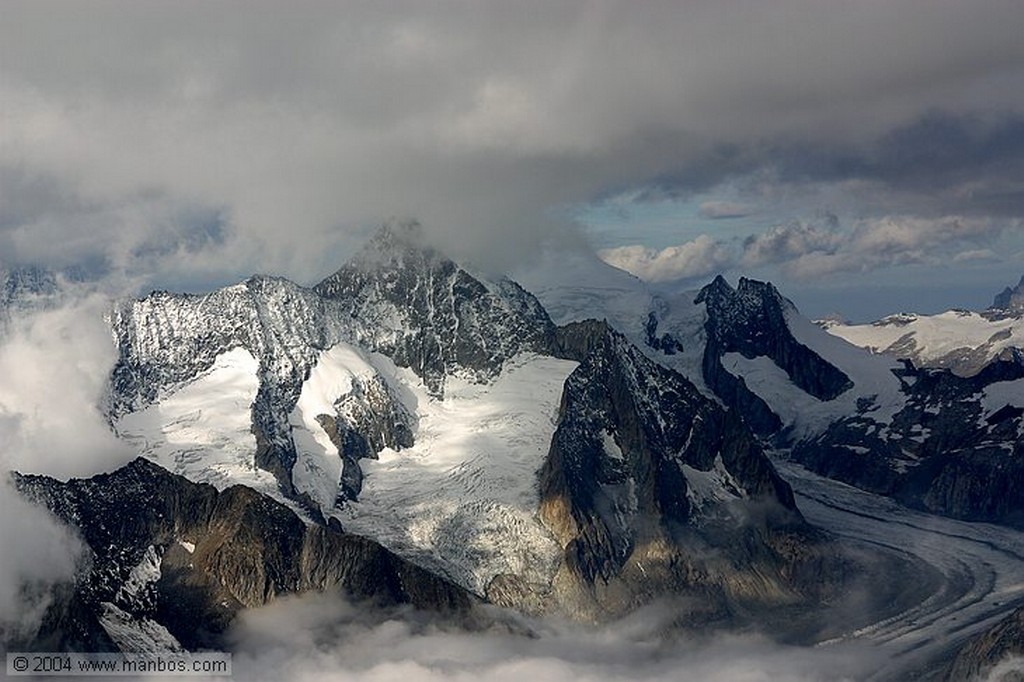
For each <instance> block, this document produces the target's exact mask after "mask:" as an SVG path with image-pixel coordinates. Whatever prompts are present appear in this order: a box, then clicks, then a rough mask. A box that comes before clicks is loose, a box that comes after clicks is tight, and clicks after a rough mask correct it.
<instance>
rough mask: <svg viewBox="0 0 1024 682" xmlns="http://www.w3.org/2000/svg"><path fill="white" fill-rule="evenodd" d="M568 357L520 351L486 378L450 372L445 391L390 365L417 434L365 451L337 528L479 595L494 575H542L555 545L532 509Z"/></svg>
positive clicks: (544, 578)
mask: <svg viewBox="0 0 1024 682" xmlns="http://www.w3.org/2000/svg"><path fill="white" fill-rule="evenodd" d="M374 360H375V362H376V363H377V364H378V366H381V367H382V368H384V367H386V366H387V364H388V362H387V360H386V359H385V358H383V357H382V356H375V358H374ZM575 366H576V363H575V362H570V361H566V360H559V359H556V358H551V357H544V356H539V355H533V354H524V355H520V356H517V357H516V358H513V359H512V360H511V361H510V362H509V363H508V364H507V365H506V367H505V369H504V370H503V371H502V373H501V375H500V376H498V377H497V378H496V379H495V380H494V381H493V382H492V383H489V384H476V383H472V382H468V381H466V380H464V379H452V380H449V382H448V388H447V391H446V394H445V397H444V398H443V399H436V398H432V397H431V396H430V395H429V394H428V392H427V390H426V387H425V386H424V384H423V382H422V381H421V380H420V379H419V378H418V377H416V376H415V375H413V374H412V373H411V372H410V371H409V370H405V369H399V368H396V367H394V366H393V365H392V366H391V367H389V368H387V369H386V370H385V371H386V376H387V378H388V382H389V383H390V384H392V385H396V384H397V385H398V386H401V393H402V394H403V395H404V396H405V400H406V405H407V407H409V408H410V411H412V410H415V412H414V415H415V417H414V418H415V420H416V423H417V427H416V429H415V434H414V438H415V444H414V445H413V446H412V447H409V448H405V449H402V450H401V451H395V450H393V449H391V448H385V449H384V450H382V451H381V452H380V453H379V460H377V461H367V462H364V463H363V464H362V469H363V472H364V475H365V478H364V480H363V490H362V493H361V494H360V496H359V499H358V501H351V502H347V503H346V504H345V505H344V506H343V507H342V508H340V509H338V510H337V511H335V512H334V514H335V515H336V516H337V517H338V518H339V519H340V520H341V522H342V525H343V526H344V527H345V528H347V529H349V530H351V531H354V532H356V533H359V534H361V535H365V536H367V537H371V538H373V539H375V540H377V541H378V542H380V543H381V544H382V545H384V546H385V547H388V548H389V549H391V550H392V551H394V552H396V553H397V554H399V555H401V556H406V557H409V558H412V559H414V560H415V561H417V563H420V564H421V565H423V566H427V567H429V568H433V569H434V570H437V571H439V572H440V573H441V574H443V575H446V576H449V577H450V578H452V579H453V580H454V581H455V582H456V583H458V584H461V585H465V586H467V587H468V588H469V589H471V590H472V591H474V592H476V593H477V594H483V593H484V591H485V589H486V587H487V584H488V583H489V582H490V580H491V579H493V578H494V577H495V576H497V575H499V574H511V575H517V576H521V577H523V578H524V579H526V580H527V581H528V582H533V583H541V584H544V583H548V582H550V580H551V577H552V575H553V574H554V571H555V569H557V567H558V562H559V559H560V547H559V546H558V544H557V543H555V541H554V539H553V537H552V536H551V534H550V532H548V530H547V529H546V528H544V526H543V525H542V524H541V522H540V520H539V519H538V518H537V509H538V506H539V504H540V499H539V493H538V488H537V471H538V470H539V469H540V467H541V465H542V464H543V463H544V458H545V456H546V455H547V451H548V447H549V446H550V443H551V436H552V434H553V433H554V430H555V419H556V417H557V414H558V404H559V399H560V397H561V395H562V385H563V383H564V382H565V378H566V377H567V376H568V375H569V373H570V372H571V371H572V370H573V368H574V367H575Z"/></svg>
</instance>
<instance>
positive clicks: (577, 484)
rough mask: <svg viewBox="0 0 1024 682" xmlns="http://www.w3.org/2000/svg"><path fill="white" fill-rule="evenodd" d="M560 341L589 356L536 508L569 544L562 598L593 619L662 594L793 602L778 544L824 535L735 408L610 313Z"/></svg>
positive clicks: (573, 387)
mask: <svg viewBox="0 0 1024 682" xmlns="http://www.w3.org/2000/svg"><path fill="white" fill-rule="evenodd" d="M559 339H560V341H561V345H562V348H563V352H565V353H566V355H568V356H569V357H572V358H575V359H578V360H579V362H580V363H581V364H580V366H579V367H578V368H577V369H576V370H575V371H574V372H573V373H572V375H570V377H569V379H568V381H567V382H566V386H565V392H564V394H563V398H562V405H561V408H560V410H559V421H558V427H557V430H556V432H555V435H554V438H553V440H552V444H551V450H550V452H549V454H548V458H547V461H546V463H545V466H544V468H543V469H542V471H541V500H542V502H541V516H542V518H543V519H544V521H545V523H546V524H547V525H548V526H549V527H550V528H551V529H552V532H553V533H554V534H555V536H556V538H557V539H558V541H559V543H560V544H561V545H562V546H563V547H564V551H565V558H564V565H563V570H562V571H561V573H560V576H559V578H557V579H556V585H555V590H556V594H558V595H559V598H561V599H562V600H563V601H567V602H569V603H570V605H571V607H570V608H573V609H576V610H577V613H576V615H580V614H581V613H582V614H583V615H584V617H595V618H598V619H599V618H600V617H601V615H600V614H605V615H607V614H608V613H612V614H615V613H622V612H624V611H626V610H628V608H629V607H632V606H635V605H637V604H639V603H643V601H645V600H646V599H649V598H651V597H652V596H653V595H654V594H662V595H663V594H673V593H674V594H700V596H701V599H702V600H703V602H704V603H705V605H707V604H712V605H717V607H718V608H726V607H725V606H724V605H725V604H727V603H729V602H730V601H731V600H739V601H742V600H744V599H752V600H765V601H771V600H772V599H777V600H781V601H785V600H799V597H797V596H796V595H797V594H798V593H799V591H800V587H801V586H800V585H798V584H796V583H797V581H794V580H792V574H789V575H788V576H787V575H786V572H787V571H791V570H792V569H793V566H794V564H795V563H798V562H794V561H793V560H792V557H786V556H783V555H784V552H783V551H780V550H779V547H780V546H781V545H782V544H784V542H783V541H782V538H783V537H786V538H787V541H788V542H791V543H795V545H797V546H800V547H801V548H802V550H801V551H807V550H808V548H809V547H811V546H813V545H815V544H816V543H817V542H818V539H815V538H814V537H813V533H812V532H811V531H810V529H809V527H807V526H806V524H805V523H804V521H803V519H802V517H801V516H800V513H799V511H797V509H796V506H795V503H794V501H793V495H792V491H791V490H790V488H789V486H788V484H786V483H785V482H784V481H783V480H782V479H781V478H779V476H778V475H777V474H776V472H775V470H774V468H773V467H772V465H771V463H770V462H769V461H768V460H767V458H766V457H765V456H764V454H763V453H762V451H761V449H760V447H759V445H758V444H757V442H756V440H755V439H754V437H753V435H752V434H751V433H750V431H749V430H748V429H747V427H746V426H745V425H744V424H743V423H742V421H741V420H740V419H739V418H738V417H737V416H736V415H735V413H734V412H732V411H726V410H723V409H722V408H721V407H720V406H718V405H717V404H715V403H714V402H713V401H711V400H708V399H707V398H705V397H704V396H702V395H701V394H700V393H699V392H698V391H697V389H696V388H695V387H694V386H693V385H692V384H691V383H690V382H688V381H687V380H686V379H685V378H683V377H682V376H680V375H678V374H676V373H675V372H673V371H671V370H669V369H666V368H664V367H662V366H660V365H657V364H656V363H654V362H653V361H651V360H650V359H648V358H647V357H646V356H645V355H643V354H642V353H641V352H640V351H639V350H638V349H637V348H636V347H635V346H633V345H632V344H630V343H629V342H628V341H627V340H626V339H625V338H624V337H623V336H622V335H621V334H619V333H618V332H616V331H614V330H612V329H610V328H609V327H608V326H607V324H606V323H603V322H597V321H589V322H582V323H574V324H570V325H567V326H565V327H563V328H561V329H560V330H559ZM776 543H778V544H776ZM810 553H813V550H811V551H810ZM701 555H703V556H704V557H711V558H710V559H708V560H707V561H703V560H702V559H701V558H699V557H700V556H701ZM566 595H570V596H568V597H566ZM588 610H591V611H590V612H588ZM593 614H597V615H593Z"/></svg>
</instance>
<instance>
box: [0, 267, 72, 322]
mask: <svg viewBox="0 0 1024 682" xmlns="http://www.w3.org/2000/svg"><path fill="white" fill-rule="evenodd" d="M59 294H60V287H59V284H58V282H57V276H56V275H55V274H54V273H53V272H51V271H49V270H45V269H43V268H38V267H19V268H13V269H10V270H8V269H5V268H3V267H0V332H2V331H3V330H4V328H5V327H6V326H7V325H8V324H10V321H11V316H12V315H15V314H18V313H23V312H26V311H33V310H38V309H41V308H46V307H47V306H49V305H51V304H52V303H54V302H55V301H56V300H57V298H58V297H59Z"/></svg>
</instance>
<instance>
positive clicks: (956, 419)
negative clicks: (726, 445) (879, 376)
mask: <svg viewBox="0 0 1024 682" xmlns="http://www.w3.org/2000/svg"><path fill="white" fill-rule="evenodd" d="M900 374H901V376H902V378H903V379H904V381H905V383H904V392H905V394H906V397H907V399H906V403H905V406H904V407H903V409H902V410H900V411H899V412H897V413H896V414H895V415H894V416H893V417H892V419H891V420H890V421H889V422H888V423H887V424H885V425H884V428H880V425H879V424H878V423H877V422H876V421H874V420H872V419H871V413H870V412H865V413H864V414H858V415H851V416H849V417H845V418H842V419H839V420H837V421H835V422H833V423H832V424H831V425H830V426H829V427H828V429H827V430H826V431H825V432H824V433H822V434H819V435H817V436H814V437H812V438H809V439H806V440H804V441H801V442H799V443H797V444H796V445H795V447H794V448H793V451H792V455H793V458H794V459H796V460H798V461H800V462H802V463H804V464H805V465H807V466H808V467H809V468H811V469H813V470H815V471H817V472H818V473H821V474H823V475H826V476H829V477H832V478H837V479H839V480H843V481H846V482H848V483H852V484H854V485H857V486H859V487H862V488H865V489H867V490H871V491H873V492H878V493H881V494H885V495H890V496H892V497H894V498H896V499H897V500H899V501H900V502H902V503H903V504H906V505H908V506H910V507H914V508H918V509H924V510H926V511H930V512H933V513H939V514H945V515H948V516H953V517H956V518H962V519H967V520H976V521H994V522H997V523H1006V524H1010V525H1015V526H1021V525H1024V420H1022V415H1024V410H1022V409H1020V408H1016V407H1014V406H1013V405H1009V404H1006V405H1004V406H1003V407H1001V408H999V409H995V410H993V411H991V412H990V413H986V409H985V401H983V400H979V398H978V396H984V395H985V393H986V391H992V390H1000V389H1001V387H1002V386H1007V385H1009V386H1013V385H1015V384H1012V383H1009V382H1015V381H1018V380H1020V379H1021V378H1024V363H1021V362H1018V361H1009V362H1004V361H997V362H994V363H991V364H989V365H988V366H987V367H986V368H985V369H984V370H982V371H981V372H980V373H978V374H976V375H974V376H973V377H969V378H965V377H960V376H957V375H956V374H953V373H952V372H950V371H949V370H935V369H915V368H913V367H912V366H908V367H907V368H906V369H905V370H903V371H902V372H900Z"/></svg>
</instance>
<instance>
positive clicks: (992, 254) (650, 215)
mask: <svg viewBox="0 0 1024 682" xmlns="http://www.w3.org/2000/svg"><path fill="white" fill-rule="evenodd" d="M1022 22H1024V9H1022V8H1021V6H1020V4H1019V3H1017V2H1012V1H1009V0H1007V1H1000V0H986V1H983V2H977V3H964V2H952V1H950V2H945V1H944V2H938V3H936V2H918V1H916V0H905V1H902V2H895V3H857V4H850V3H846V4H842V5H836V4H829V5H828V6H825V5H822V4H820V3H812V2H805V1H802V0H785V1H784V2H780V3H772V4H771V5H766V4H764V3H757V2H746V1H737V2H732V3H727V4H725V5H722V4H717V3H716V4H707V3H697V2H686V3H675V2H656V3H645V4H644V5H643V6H642V7H637V6H636V5H635V4H633V3H622V2H610V3H576V2H570V3H559V4H558V5H557V6H552V5H550V4H548V3H526V4H520V3H517V4H516V5H514V6H509V5H506V4H501V3H484V4H473V5H471V6H468V5H465V4H462V3H442V4H440V5H430V6H427V5H423V4H421V3H405V4H401V5H395V4H393V3H388V4H387V5H379V4H374V3H347V4H345V5H344V6H330V5H324V4H322V3H300V4H298V5H292V6H289V7H288V8H287V9H285V8H282V7H280V6H279V5H275V4H270V3H257V4H255V5H253V4H249V3H245V4H242V3H231V2H228V3H218V4H216V5H209V4H203V3H184V4H183V3H169V2H158V3H146V4H144V5H139V4H136V3H116V2H115V3H105V4H89V5H84V4H82V3H75V2H66V3H60V2H54V3H46V4H39V3H34V2H9V3H6V4H5V7H4V21H3V24H2V26H0V102H2V105H0V123H2V125H0V259H2V260H3V262H4V264H5V265H7V266H11V265H20V264H38V265H45V266H48V267H52V268H66V267H71V266H76V267H80V268H84V269H86V270H87V271H89V272H92V273H94V274H95V275H97V276H100V275H111V274H116V275H118V276H119V277H121V278H123V281H124V282H125V285H126V286H128V287H129V288H131V287H135V288H141V289H145V288H147V287H151V286H173V287H177V288H190V289H193V290H199V289H205V288H209V287H210V286H212V285H214V284H220V283H224V282H227V281H231V280H234V279H237V278H239V277H241V276H244V275H245V274H248V273H250V272H252V271H262V272H270V273H274V274H282V275H286V276H291V277H293V278H295V279H297V280H299V281H306V282H312V281H315V280H316V279H317V278H318V277H320V276H322V275H324V274H326V273H327V272H330V271H331V270H332V269H333V267H335V266H336V264H337V263H339V262H341V261H342V260H343V259H344V257H346V256H347V255H349V254H350V253H351V251H352V250H353V249H354V248H355V245H356V244H358V243H360V242H361V240H362V239H363V238H364V237H365V236H366V234H367V232H368V230H369V229H370V228H371V227H372V226H375V225H378V224H380V223H381V222H382V221H383V220H385V219H387V218H389V217H390V216H399V217H414V218H416V219H418V220H420V221H421V222H422V223H423V224H424V225H425V226H427V229H428V230H430V231H433V232H435V233H436V234H437V236H438V238H439V239H440V240H441V241H442V242H444V243H445V244H446V245H447V246H448V247H449V248H451V249H452V250H453V251H458V252H460V253H459V255H463V256H468V257H470V258H471V259H472V260H474V261H476V262H478V263H480V264H481V265H482V266H483V267H486V268H488V269H491V270H507V269H509V268H510V267H512V266H513V265H516V264H518V263H520V262H522V261H523V260H529V259H530V258H532V257H533V255H534V254H535V253H536V252H537V250H538V249H539V248H542V247H541V244H542V243H543V242H545V240H555V241H556V242H558V243H561V244H565V243H578V242H580V239H579V237H580V236H581V233H582V236H583V237H585V238H588V239H589V241H590V242H591V243H592V244H593V246H594V247H596V248H602V249H621V248H622V247H629V248H630V250H627V251H624V252H621V253H624V254H632V255H630V256H629V258H628V260H629V261H630V262H631V263H634V264H638V267H639V269H638V270H637V271H638V274H641V275H642V276H643V275H644V273H646V272H648V271H649V270H650V271H653V272H654V273H655V276H656V277H663V276H664V277H668V276H678V277H687V276H691V275H697V276H702V275H703V274H704V273H705V272H712V271H716V270H718V269H722V268H731V269H733V270H735V271H737V272H741V273H742V272H743V271H744V270H745V269H748V268H751V267H757V268H759V270H758V272H756V273H755V274H758V275H760V276H767V277H770V278H773V279H776V280H779V279H781V280H791V281H792V282H794V283H796V285H795V286H796V290H794V291H793V295H794V296H796V298H797V299H798V300H799V299H800V298H801V292H802V291H807V292H808V295H810V294H812V293H813V292H815V291H817V290H818V289H820V288H821V287H825V286H828V287H845V288H847V289H850V290H857V289H858V287H859V288H860V289H861V290H865V287H867V288H870V285H876V284H877V283H878V282H880V281H882V282H886V283H888V284H891V285H893V286H897V285H899V284H900V283H902V282H908V281H909V282H913V283H914V284H915V285H917V286H918V287H921V288H926V287H927V285H928V283H929V282H931V281H932V280H933V279H934V278H941V281H948V280H949V278H950V277H953V276H957V277H962V278H963V279H962V281H963V283H964V284H963V287H962V288H963V293H962V296H963V297H967V298H970V297H971V296H982V292H988V291H990V290H991V289H992V288H993V286H994V285H996V284H997V283H1001V282H1004V281H1006V280H1007V279H1009V277H1010V275H1011V274H1012V272H1014V271H1017V270H1019V267H1018V265H1019V262H1020V260H1021V254H1022V252H1024V240H1022V237H1021V225H1020V216H1021V213H1022V211H1021V209H1022V208H1024V185H1022V184H1021V181H1020V178H1021V177H1024V94H1022V93H1024V87H1022V85H1024V43H1022V42H1021V41H1020V39H1019V26H1020V25H1021V24H1022ZM613 205H614V206H618V207H619V209H620V210H621V211H622V213H621V214H613V213H609V211H608V208H609V207H610V206H613ZM823 213H829V214H833V215H835V216H836V217H837V218H838V223H837V226H836V227H835V228H834V229H830V230H829V231H827V232H825V233H824V234H816V233H814V230H820V229H823V228H793V227H792V226H793V225H802V224H804V223H808V222H813V221H815V220H816V216H819V215H822V214H823ZM951 225H957V226H959V227H955V228H951V227H950V226H951ZM826 227H827V226H826ZM794 229H795V230H796V232H794ZM801 230H802V232H801ZM809 230H810V231H809ZM709 245H713V246H710V247H709ZM695 250H699V254H697V255H700V256H701V258H704V257H705V256H706V257H707V258H708V259H709V260H707V261H706V264H705V265H704V266H703V267H699V266H698V265H697V264H695V263H691V262H690V261H689V259H690V258H691V255H694V254H695V253H696V251H695ZM727 252H728V254H729V256H728V257H725V256H724V255H723V254H726V253H727ZM623 258H624V257H620V258H619V262H623ZM952 263H955V264H956V268H957V270H956V271H955V272H954V271H953V270H951V269H950V268H951V267H952V266H951V265H950V264H952ZM666 273H667V274H666ZM957 273H959V274H957ZM825 280H827V282H826V281H825ZM971 301H973V298H971V299H970V301H964V304H967V303H969V302H971ZM923 304H927V302H923ZM877 312H878V314H881V313H883V312H886V311H883V310H878V311H877Z"/></svg>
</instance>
